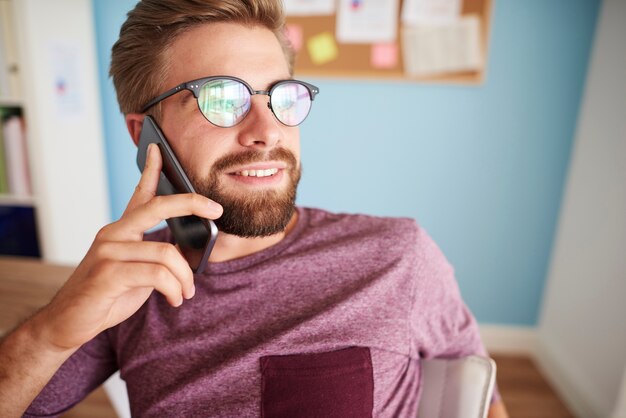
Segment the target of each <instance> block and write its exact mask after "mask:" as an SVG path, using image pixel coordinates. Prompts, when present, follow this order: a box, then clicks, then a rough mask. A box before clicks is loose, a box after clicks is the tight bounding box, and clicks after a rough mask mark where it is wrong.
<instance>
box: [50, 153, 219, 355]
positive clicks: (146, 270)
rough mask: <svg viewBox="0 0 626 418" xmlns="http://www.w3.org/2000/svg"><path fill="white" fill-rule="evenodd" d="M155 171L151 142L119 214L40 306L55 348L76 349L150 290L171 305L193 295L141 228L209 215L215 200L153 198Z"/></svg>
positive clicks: (183, 270)
mask: <svg viewBox="0 0 626 418" xmlns="http://www.w3.org/2000/svg"><path fill="white" fill-rule="evenodd" d="M160 172H161V157H160V153H159V149H158V147H157V146H155V145H151V146H150V148H149V150H148V156H147V161H146V167H145V169H144V172H143V175H142V176H141V179H140V181H139V184H138V185H137V187H136V189H135V193H134V194H133V196H132V198H131V199H130V202H129V203H128V207H127V208H126V210H125V212H124V214H123V215H122V217H121V218H120V219H119V220H118V221H117V222H114V223H112V224H109V225H107V226H105V227H104V228H102V229H101V230H100V231H99V233H98V235H97V236H96V239H95V241H94V242H93V244H92V246H91V248H90V249H89V251H88V253H87V255H86V256H85V258H84V259H83V260H82V262H81V263H80V265H79V266H78V268H77V269H76V271H75V272H74V274H72V276H71V277H70V278H69V280H68V281H67V283H66V284H65V286H63V288H62V289H61V290H60V291H59V293H58V294H57V295H56V296H55V297H54V299H53V300H52V302H51V303H50V304H49V305H48V306H47V307H46V308H44V312H42V315H40V316H41V317H44V318H45V320H44V321H40V325H41V326H40V330H41V333H42V337H45V342H46V343H49V344H51V345H52V346H53V347H56V348H58V349H71V348H77V347H80V346H81V345H82V344H84V343H85V342H87V341H89V340H90V339H92V338H93V337H95V336H96V335H97V334H98V333H100V332H101V331H103V330H105V329H107V328H110V327H112V326H114V325H117V324H119V323H120V322H122V321H124V320H125V319H127V318H128V317H130V316H131V315H132V314H133V313H135V312H136V311H137V310H138V309H139V308H140V307H141V305H142V304H143V303H144V302H145V301H146V299H147V298H148V297H149V296H150V294H151V293H152V290H153V289H155V290H157V291H158V292H160V293H162V294H163V295H164V296H165V297H166V298H167V301H168V302H169V303H170V305H172V306H175V307H176V306H180V305H181V304H182V302H183V298H186V299H189V298H191V297H192V296H193V295H194V292H195V290H194V289H195V288H194V284H193V272H192V271H191V268H190V267H189V265H188V264H187V262H186V260H185V258H184V257H183V256H182V255H181V254H180V252H179V251H178V250H177V249H176V247H174V246H173V245H172V244H169V243H160V242H143V241H142V239H143V233H144V232H145V231H146V230H148V229H150V228H152V227H154V226H156V225H158V224H159V222H161V221H162V220H163V219H167V218H171V217H175V216H184V215H191V214H194V215H197V216H200V217H203V218H210V219H216V218H218V217H219V216H220V215H221V213H222V208H221V206H219V205H218V204H217V203H215V202H213V201H211V200H209V199H208V198H206V197H204V196H201V195H198V194H179V195H173V196H155V193H156V188H157V184H158V180H159V175H160Z"/></svg>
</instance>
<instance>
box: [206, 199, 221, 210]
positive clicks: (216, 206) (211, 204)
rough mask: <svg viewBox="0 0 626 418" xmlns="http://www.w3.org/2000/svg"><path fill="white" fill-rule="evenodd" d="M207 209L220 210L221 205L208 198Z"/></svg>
mask: <svg viewBox="0 0 626 418" xmlns="http://www.w3.org/2000/svg"><path fill="white" fill-rule="evenodd" d="M209 209H211V210H212V211H214V212H220V213H221V212H222V210H223V209H222V205H220V204H219V203H217V202H214V201H212V200H210V199H209Z"/></svg>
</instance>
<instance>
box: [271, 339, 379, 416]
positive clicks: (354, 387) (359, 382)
mask: <svg viewBox="0 0 626 418" xmlns="http://www.w3.org/2000/svg"><path fill="white" fill-rule="evenodd" d="M261 374H262V383H261V384H262V388H261V416H262V417H264V418H277V417H289V418H292V417H303V418H313V417H325V418H326V417H342V418H349V417H358V418H363V417H371V416H372V409H373V406H374V377H373V372H372V357H371V355H370V350H369V348H366V347H350V348H345V349H342V350H337V351H330V352H325V353H313V354H292V355H285V356H266V357H261Z"/></svg>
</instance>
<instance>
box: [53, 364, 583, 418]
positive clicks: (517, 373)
mask: <svg viewBox="0 0 626 418" xmlns="http://www.w3.org/2000/svg"><path fill="white" fill-rule="evenodd" d="M492 357H493V359H494V360H495V361H496V364H497V366H498V374H497V382H498V387H499V389H500V393H501V394H502V399H504V403H505V405H506V407H507V409H508V411H509V415H510V418H574V416H573V415H572V414H571V413H570V412H569V411H568V410H567V408H566V407H565V405H564V404H563V402H561V401H560V400H559V398H558V397H557V396H556V394H555V393H554V390H552V388H551V387H550V386H549V385H548V383H547V382H546V380H545V379H544V378H543V377H542V376H541V374H540V373H539V371H538V370H537V367H536V366H535V364H534V363H533V361H532V360H530V359H529V358H527V357H520V356H504V355H492ZM63 417H64V418H87V417H88V418H115V417H116V415H115V412H114V411H113V407H112V406H111V404H110V403H109V400H108V399H107V397H106V394H105V393H104V390H103V389H102V388H100V389H98V390H97V391H95V392H94V393H92V394H91V395H90V396H89V397H88V398H87V399H85V401H83V402H82V403H81V404H80V405H78V406H76V407H75V408H74V409H73V410H71V411H70V412H68V413H67V414H65V415H63Z"/></svg>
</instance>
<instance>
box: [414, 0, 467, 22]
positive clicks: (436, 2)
mask: <svg viewBox="0 0 626 418" xmlns="http://www.w3.org/2000/svg"><path fill="white" fill-rule="evenodd" d="M462 3H463V2H462V0H404V2H403V4H402V23H404V24H405V25H417V24H427V25H441V24H449V23H452V22H454V21H456V20H458V19H459V17H460V16H461V5H462Z"/></svg>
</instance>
